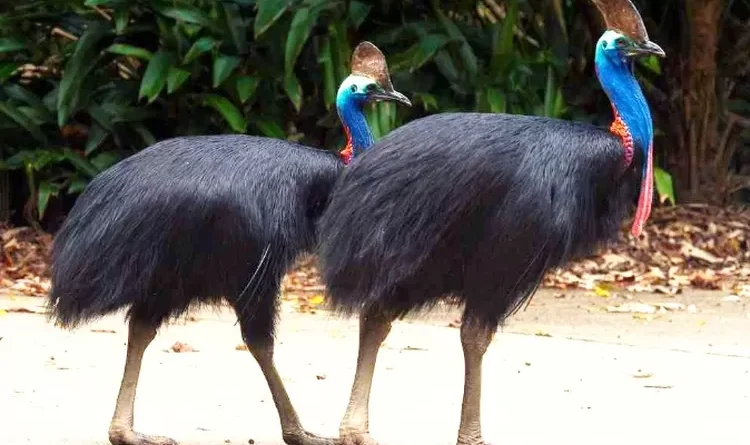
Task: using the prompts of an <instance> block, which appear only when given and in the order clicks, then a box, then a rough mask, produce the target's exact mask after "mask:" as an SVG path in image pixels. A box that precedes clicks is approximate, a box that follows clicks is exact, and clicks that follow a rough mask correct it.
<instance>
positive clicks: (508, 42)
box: [490, 0, 518, 74]
mask: <svg viewBox="0 0 750 445" xmlns="http://www.w3.org/2000/svg"><path fill="white" fill-rule="evenodd" d="M517 21H518V0H510V2H509V5H508V12H507V14H506V15H505V18H504V19H503V21H502V24H497V25H495V34H494V36H493V42H492V46H493V51H492V60H491V62H490V67H491V69H492V72H493V73H495V74H499V73H498V72H499V71H500V70H501V69H502V67H503V66H506V65H507V60H508V58H509V57H510V54H511V53H512V51H513V31H514V30H515V27H516V24H517Z"/></svg>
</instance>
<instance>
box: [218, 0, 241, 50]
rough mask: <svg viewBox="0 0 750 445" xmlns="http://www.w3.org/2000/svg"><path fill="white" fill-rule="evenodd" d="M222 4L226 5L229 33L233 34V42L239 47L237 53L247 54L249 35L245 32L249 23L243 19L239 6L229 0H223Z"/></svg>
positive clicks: (225, 12)
mask: <svg viewBox="0 0 750 445" xmlns="http://www.w3.org/2000/svg"><path fill="white" fill-rule="evenodd" d="M221 5H222V6H223V7H224V18H225V21H226V26H227V29H228V30H229V34H230V35H231V36H232V42H234V47H235V48H236V49H237V53H238V54H246V53H247V37H246V35H245V34H246V29H247V25H246V24H245V21H244V20H243V19H242V14H241V12H240V8H239V6H237V5H236V4H233V3H229V2H222V3H221Z"/></svg>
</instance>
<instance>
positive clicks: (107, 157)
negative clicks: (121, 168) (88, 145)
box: [91, 151, 120, 172]
mask: <svg viewBox="0 0 750 445" xmlns="http://www.w3.org/2000/svg"><path fill="white" fill-rule="evenodd" d="M119 160H120V155H119V154H117V153H115V152H113V151H105V152H102V153H99V154H98V155H96V156H94V157H93V158H91V164H92V165H93V166H94V167H96V168H97V169H99V171H100V172H103V171H104V170H106V169H108V168H109V167H111V166H112V165H114V164H115V163H117V161H119Z"/></svg>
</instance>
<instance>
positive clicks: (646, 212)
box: [630, 146, 654, 236]
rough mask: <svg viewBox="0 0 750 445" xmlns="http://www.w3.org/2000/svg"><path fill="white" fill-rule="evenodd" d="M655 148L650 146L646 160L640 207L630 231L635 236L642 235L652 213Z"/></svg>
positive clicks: (639, 199)
mask: <svg viewBox="0 0 750 445" xmlns="http://www.w3.org/2000/svg"><path fill="white" fill-rule="evenodd" d="M653 153H654V150H653V146H650V147H649V148H648V158H647V160H646V172H645V176H644V177H643V178H642V179H641V194H640V196H639V197H638V209H637V210H636V211H635V218H634V219H633V226H632V228H631V229H630V233H632V234H633V235H634V236H640V235H641V233H642V232H643V226H644V224H646V220H648V217H649V216H650V215H651V201H652V200H653V196H654V167H653V163H654V155H653Z"/></svg>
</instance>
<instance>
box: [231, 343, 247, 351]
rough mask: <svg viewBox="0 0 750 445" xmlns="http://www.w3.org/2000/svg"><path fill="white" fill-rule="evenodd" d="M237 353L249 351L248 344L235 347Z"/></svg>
mask: <svg viewBox="0 0 750 445" xmlns="http://www.w3.org/2000/svg"><path fill="white" fill-rule="evenodd" d="M234 349H235V350H236V351H247V345H246V344H240V345H237V346H235V347H234Z"/></svg>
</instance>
